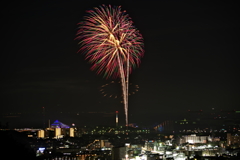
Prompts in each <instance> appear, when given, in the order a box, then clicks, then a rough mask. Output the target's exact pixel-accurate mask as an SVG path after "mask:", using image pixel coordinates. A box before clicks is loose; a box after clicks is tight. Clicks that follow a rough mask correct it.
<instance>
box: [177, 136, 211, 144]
mask: <svg viewBox="0 0 240 160" xmlns="http://www.w3.org/2000/svg"><path fill="white" fill-rule="evenodd" d="M207 140H208V136H196V134H191V135H186V136H183V137H182V138H180V144H182V143H191V144H194V143H207Z"/></svg>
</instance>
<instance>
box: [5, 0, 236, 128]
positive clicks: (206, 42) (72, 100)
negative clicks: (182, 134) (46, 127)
mask: <svg viewBox="0 0 240 160" xmlns="http://www.w3.org/2000/svg"><path fill="white" fill-rule="evenodd" d="M190 2H191V3H189V1H188V2H187V1H167V0H162V1H161V0H158V1H153V0H146V1H111V3H110V1H109V2H106V1H100V0H99V1H91V0H89V1H82V0H71V1H70V0H66V1H63V0H57V1H31V2H30V3H27V2H22V1H21V2H20V1H6V3H7V4H6V5H4V6H2V10H1V15H2V17H3V18H2V19H1V22H2V26H1V28H2V29H1V32H2V35H3V36H2V45H1V46H2V47H1V48H2V50H1V75H2V76H1V77H2V78H1V81H0V86H1V101H0V103H1V114H5V113H23V112H29V113H34V112H41V111H42V107H45V112H46V113H47V112H48V113H52V117H54V112H63V113H66V112H114V111H116V110H119V111H120V114H123V111H124V110H123V104H121V103H120V101H121V99H114V98H109V97H108V98H107V97H104V95H103V94H101V92H100V91H99V90H100V89H101V86H102V85H104V84H106V83H109V82H111V81H112V79H109V80H106V79H104V78H103V77H102V76H101V75H97V74H96V73H95V72H93V71H90V67H91V65H90V64H89V63H88V62H87V61H85V60H84V56H83V55H81V54H80V53H77V51H78V49H79V46H78V44H77V43H78V41H76V40H74V38H75V35H76V32H77V23H78V22H79V21H81V20H82V19H83V16H84V15H85V11H86V10H88V9H92V8H93V7H97V6H99V5H101V4H112V5H121V6H122V9H123V10H126V11H127V13H128V14H129V15H130V17H131V18H132V20H133V22H134V25H135V26H136V27H137V28H138V29H139V30H140V32H141V33H142V35H143V37H144V45H145V47H144V48H145V55H144V57H143V58H142V62H141V65H140V67H139V68H136V69H135V70H134V71H133V73H132V74H131V75H130V83H132V84H133V86H134V85H138V86H139V91H138V92H136V94H135V95H132V96H130V97H129V115H130V122H131V121H133V120H134V121H135V122H139V121H143V120H144V116H143V115H146V116H149V117H151V115H152V114H153V113H154V114H155V115H156V114H157V115H158V116H159V117H161V116H163V114H164V115H171V116H174V115H175V114H179V113H181V112H184V111H187V110H189V109H190V110H201V109H202V110H204V111H210V110H212V108H215V109H216V110H220V109H223V110H233V109H235V110H240V105H239V104H240V100H239V96H240V93H239V89H240V88H239V82H240V79H239V58H238V54H237V53H240V52H239V44H240V43H239V17H238V16H237V15H238V14H239V13H238V12H239V9H238V8H237V3H234V2H233V1H225V2H222V1H221V2H219V1H216V2H215V3H214V2H211V3H203V2H202V1H190ZM115 81H116V82H117V81H118V80H115ZM104 89H105V90H106V92H109V94H111V93H112V94H119V93H118V92H119V90H120V85H119V86H118V85H110V86H108V87H105V88H104ZM134 89H135V88H134V87H132V90H134ZM131 116H132V117H133V118H132V120H131ZM52 117H49V118H52ZM21 118H23V117H19V118H18V119H15V120H8V119H6V118H4V117H3V116H1V119H0V121H1V122H2V123H5V122H6V121H11V123H14V121H16V123H17V121H20V120H21ZM54 118H55V117H54ZM65 118H66V119H65V121H67V118H68V117H67V116H65ZM69 118H71V117H69ZM32 119H34V116H29V117H28V120H29V121H31V120H32ZM52 119H53V118H52ZM93 119H94V118H93ZM62 121H64V120H62ZM123 121H124V120H122V122H123ZM92 122H93V123H95V122H97V121H96V120H95V121H94V120H93V121H92ZM26 125H27V124H26Z"/></svg>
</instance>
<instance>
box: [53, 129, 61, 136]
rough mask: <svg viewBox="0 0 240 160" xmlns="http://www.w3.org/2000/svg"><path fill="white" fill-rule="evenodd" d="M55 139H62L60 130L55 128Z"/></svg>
mask: <svg viewBox="0 0 240 160" xmlns="http://www.w3.org/2000/svg"><path fill="white" fill-rule="evenodd" d="M55 137H56V138H60V137H62V134H61V128H55Z"/></svg>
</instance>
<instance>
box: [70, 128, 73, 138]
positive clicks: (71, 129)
mask: <svg viewBox="0 0 240 160" xmlns="http://www.w3.org/2000/svg"><path fill="white" fill-rule="evenodd" d="M70 137H74V129H73V128H70Z"/></svg>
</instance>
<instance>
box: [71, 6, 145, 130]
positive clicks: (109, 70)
mask: <svg viewBox="0 0 240 160" xmlns="http://www.w3.org/2000/svg"><path fill="white" fill-rule="evenodd" d="M87 12H88V14H87V15H86V16H85V17H84V20H83V21H82V22H80V23H78V25H79V28H78V31H77V35H76V38H75V39H76V40H79V43H78V44H79V46H80V49H79V51H78V52H81V53H82V54H84V55H85V59H86V60H88V61H89V62H90V63H91V64H92V67H91V70H95V71H96V72H97V74H103V76H104V77H105V78H106V79H108V78H110V77H111V78H118V77H119V78H121V83H122V92H123V102H124V110H125V116H126V126H128V88H129V87H128V85H129V84H128V82H129V74H131V72H132V70H133V69H134V68H136V67H138V66H139V65H140V62H141V61H140V59H141V58H142V57H143V55H144V49H143V47H144V44H143V37H142V35H141V34H140V33H139V31H138V30H137V28H136V27H134V25H133V21H132V20H131V18H130V17H129V15H128V14H126V12H125V11H122V10H121V7H120V6H115V7H112V6H111V5H108V6H107V5H101V6H99V7H96V8H94V9H93V10H89V11H87Z"/></svg>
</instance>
